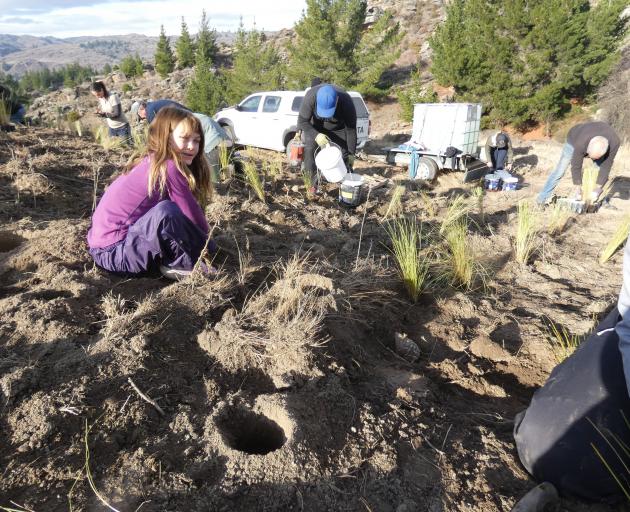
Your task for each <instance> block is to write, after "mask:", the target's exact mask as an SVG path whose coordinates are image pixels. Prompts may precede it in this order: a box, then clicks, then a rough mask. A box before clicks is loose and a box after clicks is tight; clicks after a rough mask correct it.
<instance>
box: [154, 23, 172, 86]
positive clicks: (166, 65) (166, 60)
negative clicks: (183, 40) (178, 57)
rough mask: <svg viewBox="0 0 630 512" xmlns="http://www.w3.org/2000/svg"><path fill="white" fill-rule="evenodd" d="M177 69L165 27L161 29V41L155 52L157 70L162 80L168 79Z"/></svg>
mask: <svg viewBox="0 0 630 512" xmlns="http://www.w3.org/2000/svg"><path fill="white" fill-rule="evenodd" d="M174 69H175V56H174V55H173V51H172V50H171V45H170V44H169V42H168V38H167V37H166V34H165V33H164V25H162V26H161V27H160V39H159V40H158V44H157V48H156V50H155V70H156V71H157V72H158V74H159V75H160V76H161V77H162V78H166V77H167V76H168V74H169V73H172V72H173V70H174Z"/></svg>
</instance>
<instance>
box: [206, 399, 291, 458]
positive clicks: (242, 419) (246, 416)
mask: <svg viewBox="0 0 630 512" xmlns="http://www.w3.org/2000/svg"><path fill="white" fill-rule="evenodd" d="M217 426H218V427H219V432H220V433H221V436H222V437H223V441H224V442H225V444H227V445H228V446H229V447H230V448H232V449H234V450H238V451H240V452H244V453H248V454H250V455H266V454H267V453H270V452H273V451H274V450H278V449H279V448H282V446H283V445H284V443H286V441H287V438H286V436H285V434H284V430H283V429H282V428H281V427H280V425H278V424H277V423H276V422H275V421H273V420H270V419H269V418H267V417H266V416H263V415H262V414H257V413H255V412H252V411H249V410H247V409H245V408H243V407H228V408H226V409H225V410H224V411H223V412H222V413H221V414H220V416H219V417H218V418H217Z"/></svg>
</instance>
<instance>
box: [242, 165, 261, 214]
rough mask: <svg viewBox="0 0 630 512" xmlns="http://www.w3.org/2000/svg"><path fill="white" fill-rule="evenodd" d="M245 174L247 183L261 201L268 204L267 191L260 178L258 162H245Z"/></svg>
mask: <svg viewBox="0 0 630 512" xmlns="http://www.w3.org/2000/svg"><path fill="white" fill-rule="evenodd" d="M243 172H244V173H245V181H246V182H247V184H248V185H249V186H250V187H251V189H252V190H253V191H254V193H255V194H256V196H257V197H258V199H260V200H261V201H262V202H263V203H264V202H266V201H265V189H264V187H263V182H262V179H261V178H260V173H259V172H258V167H257V166H256V162H254V161H253V160H251V159H247V160H245V161H244V162H243Z"/></svg>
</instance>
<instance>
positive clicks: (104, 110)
mask: <svg viewBox="0 0 630 512" xmlns="http://www.w3.org/2000/svg"><path fill="white" fill-rule="evenodd" d="M91 90H92V94H93V95H94V96H95V97H96V98H97V99H98V104H99V108H98V110H97V111H96V112H95V113H96V115H97V116H100V117H104V118H106V119H107V126H108V132H109V136H110V137H122V138H123V139H124V140H125V141H129V139H131V130H130V129H129V122H128V121H127V118H126V117H125V114H124V112H123V111H122V107H121V106H120V99H119V98H118V95H117V94H116V93H113V92H112V93H110V92H109V91H108V90H107V88H106V87H105V84H104V83H103V82H94V83H93V84H92V87H91Z"/></svg>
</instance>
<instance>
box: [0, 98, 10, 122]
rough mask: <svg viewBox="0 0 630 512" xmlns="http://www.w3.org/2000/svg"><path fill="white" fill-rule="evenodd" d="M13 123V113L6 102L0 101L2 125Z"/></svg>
mask: <svg viewBox="0 0 630 512" xmlns="http://www.w3.org/2000/svg"><path fill="white" fill-rule="evenodd" d="M10 121H11V111H10V110H9V107H8V105H7V104H6V102H4V101H0V125H5V124H9V122H10Z"/></svg>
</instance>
